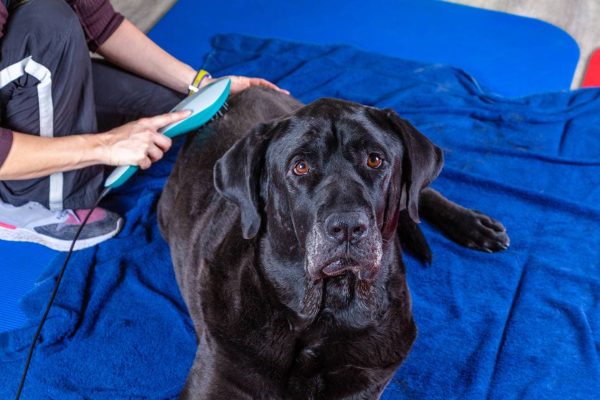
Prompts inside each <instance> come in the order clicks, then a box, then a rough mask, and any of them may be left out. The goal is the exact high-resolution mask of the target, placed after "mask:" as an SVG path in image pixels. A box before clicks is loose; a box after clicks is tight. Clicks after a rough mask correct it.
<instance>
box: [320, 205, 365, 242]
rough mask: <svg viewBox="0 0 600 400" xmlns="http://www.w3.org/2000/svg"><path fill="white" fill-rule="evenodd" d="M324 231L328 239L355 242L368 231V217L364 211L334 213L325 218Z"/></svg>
mask: <svg viewBox="0 0 600 400" xmlns="http://www.w3.org/2000/svg"><path fill="white" fill-rule="evenodd" d="M325 231H326V233H327V237H328V238H329V239H330V240H333V241H336V242H339V243H342V242H351V243H355V242H358V241H360V240H361V239H362V238H364V237H365V236H367V234H368V233H369V219H368V217H367V215H366V214H365V213H364V212H344V213H334V214H331V215H330V216H329V217H327V219H326V220H325Z"/></svg>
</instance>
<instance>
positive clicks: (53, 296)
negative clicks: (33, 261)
mask: <svg viewBox="0 0 600 400" xmlns="http://www.w3.org/2000/svg"><path fill="white" fill-rule="evenodd" d="M109 191H110V188H106V189H104V191H103V192H102V193H101V194H100V197H98V200H96V203H95V204H94V207H92V208H91V209H90V211H89V212H88V213H87V215H86V216H85V218H84V219H83V222H82V223H81V225H80V226H79V229H78V230H77V232H76V233H75V237H74V238H73V241H72V242H71V247H70V248H69V252H68V253H67V257H66V258H65V262H64V263H63V265H62V268H61V269H60V272H59V274H58V278H57V279H56V283H55V284H54V290H53V291H52V295H51V296H50V301H49V302H48V305H47V306H46V310H45V311H44V315H43V316H42V319H41V320H40V323H39V325H38V327H37V330H36V332H35V335H34V336H33V341H32V342H31V346H30V347H29V353H28V354H27V359H26V360H25V367H24V368H23V374H22V375H21V381H20V383H19V389H17V395H16V396H15V400H19V399H20V398H21V393H22V392H23V387H24V386H25V379H26V378H27V372H28V371H29V364H30V363H31V357H32V356H33V351H34V350H35V346H36V345H37V342H38V339H39V337H40V333H41V332H42V328H43V327H44V324H45V323H46V318H47V317H48V314H49V313H50V308H52V304H53V303H54V299H56V294H57V293H58V288H59V287H60V282H61V281H62V278H63V275H64V274H65V270H66V269H67V264H68V263H69V260H70V259H71V255H72V254H73V248H74V247H75V243H76V242H77V239H79V235H80V234H81V231H82V230H83V227H84V226H85V224H86V223H87V222H88V220H89V219H90V216H91V215H92V213H93V212H94V210H95V209H96V208H97V207H98V204H100V200H102V199H103V198H104V196H106V195H107V194H108V192H109Z"/></svg>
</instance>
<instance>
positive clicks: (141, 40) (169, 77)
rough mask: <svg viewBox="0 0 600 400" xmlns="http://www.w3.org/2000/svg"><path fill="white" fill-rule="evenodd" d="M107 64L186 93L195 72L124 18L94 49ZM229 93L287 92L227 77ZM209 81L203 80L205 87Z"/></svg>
mask: <svg viewBox="0 0 600 400" xmlns="http://www.w3.org/2000/svg"><path fill="white" fill-rule="evenodd" d="M97 52H98V54H100V55H102V56H103V57H104V58H105V59H107V60H108V61H110V62H111V63H113V64H115V65H118V66H119V67H121V68H123V69H125V70H127V71H130V72H133V73H134V74H136V75H139V76H142V77H144V78H146V79H149V80H151V81H153V82H156V83H160V84H161V85H164V86H167V87H169V88H171V89H173V90H175V91H178V92H180V93H187V91H188V87H189V85H190V84H191V83H192V81H193V80H194V78H195V77H196V73H197V71H196V70H194V69H193V68H192V67H191V66H189V65H187V64H185V63H183V62H181V61H179V60H177V59H176V58H175V57H173V56H171V55H170V54H169V53H167V52H166V51H164V50H163V49H161V48H160V47H159V46H158V45H157V44H156V43H154V42H153V41H152V40H151V39H150V38H149V37H148V36H146V35H145V34H144V33H143V32H142V31H140V30H139V29H138V28H137V27H136V26H135V25H133V24H132V23H131V22H129V21H128V20H127V19H125V20H124V21H123V22H122V23H121V24H120V25H119V27H118V28H117V29H116V30H115V32H114V33H113V34H112V35H111V36H110V37H109V38H108V39H107V40H106V41H105V42H103V43H102V44H101V45H100V47H98V49H97ZM230 78H231V92H232V93H236V92H240V91H242V90H244V89H246V88H248V87H250V86H254V85H260V86H266V87H270V88H272V89H275V90H280V91H282V92H285V93H289V92H287V91H286V90H282V89H280V88H278V87H277V86H276V85H274V84H272V83H271V82H269V81H267V80H264V79H261V78H247V77H243V76H231V77H230ZM211 81H212V79H205V80H204V81H203V84H208V83H210V82H211Z"/></svg>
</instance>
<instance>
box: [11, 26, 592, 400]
mask: <svg viewBox="0 0 600 400" xmlns="http://www.w3.org/2000/svg"><path fill="white" fill-rule="evenodd" d="M213 46H214V51H213V52H212V53H211V54H210V55H209V56H208V58H207V60H206V65H205V67H206V68H207V69H209V70H210V71H211V72H213V73H214V74H215V75H223V74H234V73H235V74H244V75H257V76H264V77H266V78H268V79H270V80H272V81H274V82H276V83H277V84H279V85H280V86H282V87H285V88H287V89H290V90H291V91H292V93H293V94H294V95H295V96H296V97H299V98H300V99H301V100H303V101H305V102H309V101H311V100H314V99H316V98H319V97H323V96H331V97H340V98H345V99H350V100H354V101H357V102H361V103H364V104H370V105H376V106H378V107H393V108H394V109H396V110H397V111H398V113H399V114H400V115H402V116H404V117H406V118H407V119H409V120H411V121H412V122H413V123H414V124H415V125H416V126H417V127H418V128H419V129H420V130H421V131H422V132H423V133H425V134H426V135H427V136H428V137H429V138H431V139H432V140H433V141H434V142H436V143H437V144H438V145H440V146H441V147H442V148H443V149H444V150H445V154H446V166H445V168H444V170H443V172H442V174H441V176H440V178H439V179H438V180H436V181H435V183H434V187H436V188H437V189H438V190H440V191H442V192H443V193H444V194H446V195H447V196H448V197H450V198H451V199H453V200H455V201H457V202H460V203H461V204H464V205H466V206H468V207H471V208H476V209H479V210H482V211H485V212H487V213H489V214H491V215H493V216H494V217H496V218H498V219H500V220H501V221H503V222H504V224H505V225H506V227H507V228H508V232H509V234H510V236H511V239H512V245H511V247H510V249H509V250H508V251H505V252H503V253H499V254H493V255H490V254H484V253H480V252H476V251H471V250H467V249H464V248H462V247H460V246H458V245H456V244H454V243H452V242H450V241H448V240H447V239H446V238H445V237H444V236H443V235H442V234H441V233H440V232H439V231H437V230H436V229H435V228H433V227H431V226H430V225H428V224H427V223H424V224H423V229H424V231H425V234H426V236H427V238H428V240H429V242H430V244H431V247H432V250H433V253H434V261H433V264H432V266H431V267H428V268H424V267H422V266H421V265H419V263H418V262H416V261H415V260H414V259H412V258H411V257H408V256H407V257H406V263H407V268H408V280H409V286H410V288H411V293H412V296H413V304H414V306H413V307H414V314H415V319H416V321H417V324H418V327H419V334H418V338H417V341H416V342H415V345H414V348H413V350H412V352H411V353H410V355H409V357H408V359H407V360H406V362H405V363H404V364H403V365H402V367H401V368H400V370H399V371H398V372H397V374H396V375H395V377H394V379H393V381H392V382H391V384H390V385H389V386H388V388H387V390H386V391H385V394H384V396H383V398H384V399H440V400H447V399H502V400H505V399H536V400H537V399H561V400H562V399H567V398H568V399H582V400H589V399H594V398H598V397H599V396H600V362H599V351H600V227H599V221H600V185H599V184H600V91H598V90H581V91H577V92H572V93H554V94H545V95H539V96H534V97H527V98H522V99H513V100H506V99H503V98H498V97H494V96H491V95H488V94H486V92H485V91H484V90H482V88H481V87H479V86H478V84H477V82H476V81H475V80H474V79H473V78H472V77H470V76H468V75H466V74H465V73H463V72H461V71H459V70H456V69H453V68H451V67H447V66H442V65H424V64H418V63H414V62H407V61H403V60H399V59H395V58H389V57H385V56H382V55H376V54H371V53H366V52H362V51H358V50H356V49H354V48H352V47H345V46H316V45H305V44H297V43H291V42H284V41H276V40H263V39H257V38H251V37H245V36H238V35H223V36H218V37H216V38H215V40H214V41H213ZM173 160H174V153H173V152H172V153H171V154H170V155H169V158H168V159H167V160H165V161H164V162H161V163H159V164H157V165H156V166H154V167H153V168H152V169H150V170H149V171H148V172H146V173H144V174H141V175H140V176H138V177H137V178H135V179H134V180H133V181H132V182H130V183H129V184H128V185H127V186H126V187H125V188H124V189H123V190H122V191H121V192H119V193H116V194H114V195H113V196H112V197H111V198H110V202H109V203H110V204H107V205H106V206H107V207H113V208H115V209H116V210H117V211H120V212H122V213H123V214H124V215H125V217H126V220H127V223H126V226H125V228H124V231H123V232H122V233H121V234H120V235H119V236H118V237H117V238H115V239H113V240H111V241H109V242H107V243H104V244H102V245H100V246H98V247H97V248H95V249H89V250H85V251H81V252H79V253H77V254H76V256H75V257H74V259H73V260H72V264H71V265H70V267H69V269H68V270H67V273H66V275H65V279H64V281H63V284H62V288H61V290H60V292H59V296H58V299H57V302H56V306H55V307H54V309H53V310H52V312H51V314H50V319H49V320H48V323H47V325H46V327H45V330H44V334H43V341H42V342H41V343H40V345H39V347H38V349H37V352H36V354H35V356H34V359H33V364H32V368H31V371H30V374H29V381H28V384H27V386H26V389H25V395H26V396H25V398H31V399H46V398H52V399H57V398H60V399H81V398H93V399H138V398H139V399H142V398H144V399H165V398H174V397H176V395H177V393H178V391H179V390H180V389H181V386H182V384H183V382H184V380H185V376H186V373H187V370H188V368H189V367H190V365H191V363H192V360H193V357H194V350H195V342H194V336H193V330H192V325H191V321H190V319H189V317H188V315H187V313H186V309H185V306H184V304H183V302H182V300H181V298H180V295H179V292H178V289H177V285H176V283H175V279H174V276H173V273H172V270H171V262H170V257H169V252H168V248H167V246H166V244H165V242H164V241H163V239H162V238H161V237H160V235H159V233H158V230H157V226H156V214H155V205H156V201H157V198H158V196H159V193H160V189H161V187H162V185H163V184H164V182H165V179H166V177H167V175H168V171H169V170H170V168H171V167H172V164H173ZM183 211H185V210H182V212H183ZM59 267H60V260H56V262H55V263H54V264H53V265H51V267H50V268H49V269H48V270H47V271H46V273H45V275H44V277H43V279H41V280H40V281H39V284H38V285H37V286H36V287H35V289H34V290H32V291H31V292H30V293H29V294H28V295H27V296H26V297H25V298H24V299H23V302H22V303H23V307H24V308H25V310H26V312H27V314H28V315H29V316H30V317H31V324H30V327H28V328H24V329H21V330H18V331H12V332H9V333H5V334H2V335H1V336H0V398H3V399H4V398H9V397H10V396H11V394H14V391H15V389H16V385H17V381H18V377H19V374H20V372H21V368H22V364H23V360H24V355H25V354H26V347H27V346H28V344H29V341H30V339H31V337H32V334H33V331H34V324H35V323H36V320H37V319H38V318H39V314H40V310H41V309H42V306H43V305H44V304H45V302H46V301H47V299H48V296H49V293H50V291H51V287H52V285H53V283H54V277H55V275H56V273H57V270H58V268H59Z"/></svg>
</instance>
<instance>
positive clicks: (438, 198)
mask: <svg viewBox="0 0 600 400" xmlns="http://www.w3.org/2000/svg"><path fill="white" fill-rule="evenodd" d="M419 213H420V214H421V215H422V216H423V217H424V218H425V219H427V220H428V221H429V222H431V223H433V224H434V225H436V226H437V227H438V228H440V229H441V230H442V231H443V232H444V233H445V234H446V236H448V237H449V238H450V239H452V240H454V241H455V242H456V243H458V244H461V245H463V246H466V247H470V248H472V249H476V250H481V251H486V252H488V253H492V252H495V251H500V250H505V249H506V248H507V247H508V246H509V244H510V239H509V238H508V235H507V234H506V229H505V228H504V226H503V225H502V224H501V223H500V222H499V221H496V220H495V219H493V218H492V217H490V216H488V215H485V214H483V213H482V212H480V211H476V210H470V209H468V208H465V207H462V206H460V205H458V204H456V203H454V202H452V201H450V200H448V199H447V198H445V197H444V196H442V195H441V194H440V193H439V192H436V191H435V190H433V189H431V188H425V189H423V190H422V191H421V195H420V197H419Z"/></svg>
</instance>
